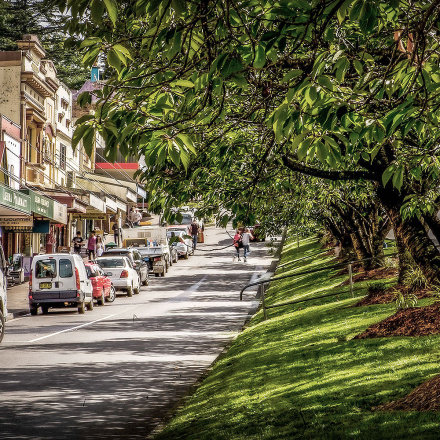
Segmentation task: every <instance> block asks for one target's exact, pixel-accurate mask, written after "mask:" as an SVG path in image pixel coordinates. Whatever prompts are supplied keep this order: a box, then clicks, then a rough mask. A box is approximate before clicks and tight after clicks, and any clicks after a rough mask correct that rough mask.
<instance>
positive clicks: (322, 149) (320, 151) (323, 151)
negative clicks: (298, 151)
mask: <svg viewBox="0 0 440 440" xmlns="http://www.w3.org/2000/svg"><path fill="white" fill-rule="evenodd" d="M315 146H316V156H317V157H318V159H319V161H320V162H322V163H324V162H325V161H326V159H327V157H328V149H327V147H326V146H325V145H324V144H323V143H322V142H321V141H320V140H319V141H317V142H315Z"/></svg>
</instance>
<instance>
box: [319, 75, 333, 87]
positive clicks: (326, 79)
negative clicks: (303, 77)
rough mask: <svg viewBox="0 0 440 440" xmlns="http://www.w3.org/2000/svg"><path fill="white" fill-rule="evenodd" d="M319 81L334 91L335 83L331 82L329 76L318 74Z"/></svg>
mask: <svg viewBox="0 0 440 440" xmlns="http://www.w3.org/2000/svg"><path fill="white" fill-rule="evenodd" d="M318 83H319V84H320V85H321V86H323V87H325V88H326V89H329V90H331V91H333V88H334V87H333V83H332V82H331V80H330V78H329V77H328V76H325V75H320V76H318Z"/></svg>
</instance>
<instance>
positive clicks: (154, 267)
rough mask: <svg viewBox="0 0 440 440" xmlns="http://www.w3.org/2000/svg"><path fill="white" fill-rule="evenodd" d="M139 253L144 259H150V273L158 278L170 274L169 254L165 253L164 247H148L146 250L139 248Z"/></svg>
mask: <svg viewBox="0 0 440 440" xmlns="http://www.w3.org/2000/svg"><path fill="white" fill-rule="evenodd" d="M138 251H139V253H140V254H141V255H142V257H144V258H148V260H146V261H148V263H149V265H150V272H152V273H154V275H155V276H156V277H158V276H162V277H164V276H165V274H166V273H167V272H168V266H169V260H168V259H169V254H168V255H167V254H166V253H165V252H164V249H163V247H162V246H148V247H144V248H138Z"/></svg>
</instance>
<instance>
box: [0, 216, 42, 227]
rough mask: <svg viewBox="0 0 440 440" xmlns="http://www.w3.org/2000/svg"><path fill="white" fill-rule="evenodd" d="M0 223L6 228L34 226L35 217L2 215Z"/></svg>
mask: <svg viewBox="0 0 440 440" xmlns="http://www.w3.org/2000/svg"><path fill="white" fill-rule="evenodd" d="M0 225H1V226H3V227H4V228H5V229H8V228H10V227H20V228H26V227H28V228H32V227H33V226H34V219H33V218H32V217H30V216H27V215H26V216H15V215H0Z"/></svg>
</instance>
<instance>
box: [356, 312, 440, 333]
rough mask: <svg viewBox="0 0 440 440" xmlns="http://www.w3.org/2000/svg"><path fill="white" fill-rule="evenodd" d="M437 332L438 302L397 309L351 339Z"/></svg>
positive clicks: (439, 328)
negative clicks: (394, 312)
mask: <svg viewBox="0 0 440 440" xmlns="http://www.w3.org/2000/svg"><path fill="white" fill-rule="evenodd" d="M437 333H440V303H434V304H432V305H430V306H425V307H410V308H408V309H402V310H399V311H398V312H397V313H396V314H394V315H393V316H390V317H389V318H387V319H384V320H383V321H381V322H378V323H377V324H373V325H372V326H370V327H368V328H367V330H365V331H364V332H363V333H360V334H359V335H356V336H355V337H354V338H353V339H367V338H382V337H387V336H427V335H434V334H437Z"/></svg>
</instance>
